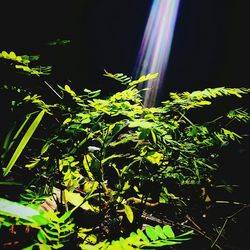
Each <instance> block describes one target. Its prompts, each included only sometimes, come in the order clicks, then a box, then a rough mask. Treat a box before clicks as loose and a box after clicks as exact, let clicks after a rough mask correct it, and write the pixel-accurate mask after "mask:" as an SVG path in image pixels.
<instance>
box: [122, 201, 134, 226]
mask: <svg viewBox="0 0 250 250" xmlns="http://www.w3.org/2000/svg"><path fill="white" fill-rule="evenodd" d="M123 205H124V212H125V214H126V216H127V219H128V221H129V222H130V223H132V222H133V220H134V213H133V210H132V209H131V207H130V206H129V205H127V204H123Z"/></svg>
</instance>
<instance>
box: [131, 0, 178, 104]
mask: <svg viewBox="0 0 250 250" xmlns="http://www.w3.org/2000/svg"><path fill="white" fill-rule="evenodd" d="M179 3H180V0H153V2H152V5H151V10H150V14H149V18H148V22H147V25H146V28H145V31H144V35H143V39H142V42H141V47H140V50H139V54H138V58H137V63H136V77H139V76H141V75H147V74H149V73H151V74H153V73H156V72H158V73H159V76H158V78H157V79H153V80H150V81H148V82H147V84H146V86H145V85H143V84H142V85H140V86H139V87H140V88H145V87H146V88H149V89H148V90H147V91H146V92H145V94H144V105H145V106H147V107H152V106H154V105H155V102H156V98H157V94H158V91H159V89H160V87H161V84H162V81H163V80H164V76H165V72H166V69H167V64H168V59H169V54H170V49H171V43H172V39H173V33H174V27H175V22H176V18H177V13H178V8H179Z"/></svg>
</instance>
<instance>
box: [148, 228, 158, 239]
mask: <svg viewBox="0 0 250 250" xmlns="http://www.w3.org/2000/svg"><path fill="white" fill-rule="evenodd" d="M145 231H146V233H147V236H148V237H149V238H150V240H152V241H155V240H158V235H157V233H156V231H155V229H154V228H153V227H151V226H147V227H146V228H145Z"/></svg>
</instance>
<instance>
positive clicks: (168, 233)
mask: <svg viewBox="0 0 250 250" xmlns="http://www.w3.org/2000/svg"><path fill="white" fill-rule="evenodd" d="M163 232H164V233H165V235H166V236H167V237H168V238H169V239H172V238H174V237H175V234H174V232H173V230H172V228H171V227H170V226H169V225H165V226H164V227H163Z"/></svg>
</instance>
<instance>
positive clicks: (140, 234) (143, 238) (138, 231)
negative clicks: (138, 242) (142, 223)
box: [136, 229, 149, 242]
mask: <svg viewBox="0 0 250 250" xmlns="http://www.w3.org/2000/svg"><path fill="white" fill-rule="evenodd" d="M136 232H137V235H138V236H140V238H141V239H142V240H143V241H144V242H149V239H148V238H147V236H146V235H145V234H144V233H143V231H142V230H141V229H137V230H136Z"/></svg>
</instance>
